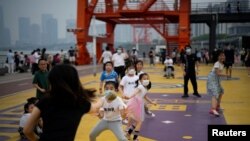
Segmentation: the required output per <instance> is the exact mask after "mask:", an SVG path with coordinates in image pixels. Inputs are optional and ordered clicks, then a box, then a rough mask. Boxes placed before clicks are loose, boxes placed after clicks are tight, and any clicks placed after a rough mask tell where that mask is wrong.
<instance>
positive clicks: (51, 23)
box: [46, 18, 58, 44]
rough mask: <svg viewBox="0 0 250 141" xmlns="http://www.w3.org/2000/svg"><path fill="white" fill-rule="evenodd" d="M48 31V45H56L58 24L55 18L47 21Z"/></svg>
mask: <svg viewBox="0 0 250 141" xmlns="http://www.w3.org/2000/svg"><path fill="white" fill-rule="evenodd" d="M46 25H47V29H48V32H47V33H48V34H47V36H48V44H56V43H57V40H58V24H57V20H56V19H55V18H51V19H49V20H48V21H47V24H46Z"/></svg>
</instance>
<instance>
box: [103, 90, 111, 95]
mask: <svg viewBox="0 0 250 141" xmlns="http://www.w3.org/2000/svg"><path fill="white" fill-rule="evenodd" d="M111 92H112V91H111V90H105V91H104V95H105V96H106V97H108V96H109V95H111V94H112V93H111Z"/></svg>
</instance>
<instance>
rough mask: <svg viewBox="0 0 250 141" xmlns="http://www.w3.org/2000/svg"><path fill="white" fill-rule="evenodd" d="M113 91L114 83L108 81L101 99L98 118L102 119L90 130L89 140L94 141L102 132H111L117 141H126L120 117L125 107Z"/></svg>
mask: <svg viewBox="0 0 250 141" xmlns="http://www.w3.org/2000/svg"><path fill="white" fill-rule="evenodd" d="M114 90H115V83H114V82H112V81H108V82H106V83H105V92H104V93H105V96H104V97H102V98H101V101H102V107H101V109H100V113H99V117H100V118H102V119H101V121H100V122H99V123H97V125H96V126H95V127H94V128H93V129H92V131H91V133H90V135H89V139H90V141H95V140H96V137H97V136H99V135H100V133H101V132H102V131H104V130H107V129H109V130H111V131H112V132H113V133H114V134H115V136H116V138H117V139H118V140H119V141H127V139H126V137H125V136H124V134H123V130H122V122H121V121H122V116H121V115H124V111H125V108H126V105H125V104H124V103H123V101H122V99H121V98H119V97H118V96H117V95H116V93H115V92H114Z"/></svg>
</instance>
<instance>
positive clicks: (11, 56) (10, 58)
mask: <svg viewBox="0 0 250 141" xmlns="http://www.w3.org/2000/svg"><path fill="white" fill-rule="evenodd" d="M6 63H8V72H9V73H14V53H13V52H12V50H11V49H10V50H9V52H8V53H7V62H6Z"/></svg>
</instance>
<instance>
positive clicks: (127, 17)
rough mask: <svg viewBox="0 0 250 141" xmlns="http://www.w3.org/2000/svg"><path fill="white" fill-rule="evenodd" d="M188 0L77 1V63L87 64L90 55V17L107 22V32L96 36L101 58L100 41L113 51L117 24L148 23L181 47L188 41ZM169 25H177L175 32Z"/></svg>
mask: <svg viewBox="0 0 250 141" xmlns="http://www.w3.org/2000/svg"><path fill="white" fill-rule="evenodd" d="M190 10H191V0H90V1H88V0H77V25H76V26H77V27H76V29H75V30H74V33H75V35H76V41H77V43H76V45H77V49H78V56H77V63H78V64H79V65H83V64H89V63H90V62H91V57H90V55H89V52H88V50H87V48H86V45H87V42H93V38H92V37H91V36H90V35H88V33H89V28H90V23H91V19H92V18H93V16H95V18H96V19H97V20H100V21H103V22H105V23H106V34H105V36H103V37H96V56H97V58H100V56H101V53H102V43H107V45H108V46H109V47H111V50H114V36H115V35H114V30H115V27H116V25H117V24H147V25H150V26H151V27H152V28H153V29H155V30H156V31H157V32H158V33H159V34H160V35H161V36H162V37H163V38H164V39H165V40H166V43H167V44H169V43H176V44H178V49H179V50H181V49H183V48H184V47H185V45H187V44H190ZM169 24H176V29H175V33H176V34H169V33H170V30H172V32H173V29H169V26H168V25H169Z"/></svg>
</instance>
